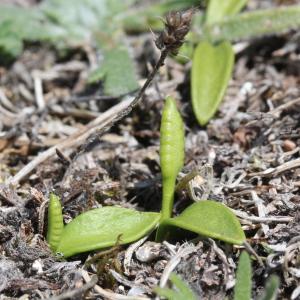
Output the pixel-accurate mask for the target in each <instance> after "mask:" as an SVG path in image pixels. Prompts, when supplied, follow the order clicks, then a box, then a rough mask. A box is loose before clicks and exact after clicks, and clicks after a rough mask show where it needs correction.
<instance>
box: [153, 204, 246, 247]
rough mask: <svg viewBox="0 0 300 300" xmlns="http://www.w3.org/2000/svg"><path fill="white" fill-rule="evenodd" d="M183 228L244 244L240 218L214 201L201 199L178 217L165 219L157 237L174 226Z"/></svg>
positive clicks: (229, 241) (159, 237)
mask: <svg viewBox="0 0 300 300" xmlns="http://www.w3.org/2000/svg"><path fill="white" fill-rule="evenodd" d="M174 227H175V228H176V227H178V228H183V229H186V230H189V231H192V232H195V233H198V234H200V235H203V236H207V237H211V238H216V239H219V240H221V241H225V242H228V243H231V244H238V245H240V244H242V243H243V242H244V241H245V240H246V237H245V234H244V231H243V230H242V228H241V225H240V222H239V220H238V219H237V218H236V216H235V215H234V214H233V213H232V212H231V211H230V209H229V208H227V207H226V206H225V205H223V204H220V203H217V202H214V201H209V200H207V201H200V202H197V203H194V204H192V205H191V206H189V207H188V208H186V209H185V210H184V211H183V212H182V214H181V215H179V216H178V217H176V218H172V219H167V220H165V221H163V222H162V223H161V224H160V226H159V230H158V234H157V239H158V240H159V239H161V237H162V236H164V235H165V233H166V231H169V232H171V234H172V228H174Z"/></svg>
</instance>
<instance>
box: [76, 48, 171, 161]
mask: <svg viewBox="0 0 300 300" xmlns="http://www.w3.org/2000/svg"><path fill="white" fill-rule="evenodd" d="M168 54H169V49H167V48H165V49H163V50H162V51H161V54H160V57H159V59H158V61H157V63H156V64H155V66H154V68H153V69H152V71H151V73H150V74H149V76H148V78H147V80H146V82H145V83H144V85H143V86H142V87H141V89H140V90H139V92H138V93H137V95H136V96H135V97H134V99H133V100H132V102H131V103H130V104H129V105H128V107H127V108H126V109H124V110H123V111H121V112H120V113H118V114H116V115H115V117H114V118H113V119H112V120H111V121H109V122H108V123H107V124H106V125H105V126H103V127H101V128H99V129H98V130H97V131H96V132H95V133H94V134H93V135H92V136H91V137H89V138H88V140H87V142H86V143H85V144H83V145H82V146H81V147H80V149H79V151H78V152H77V154H76V155H75V156H74V158H73V161H75V160H76V159H77V158H78V157H79V156H80V155H81V154H83V153H85V152H88V151H90V150H92V149H93V148H94V147H95V146H96V145H97V144H98V142H99V141H100V137H101V136H102V135H103V133H105V132H106V131H108V130H109V129H110V128H111V127H112V126H114V125H115V124H116V123H117V122H119V121H120V120H122V119H123V118H124V117H126V116H127V115H128V114H130V112H131V111H132V110H133V109H134V108H135V107H136V106H137V105H138V104H139V102H140V100H141V99H142V97H143V95H144V93H145V91H146V89H147V88H148V86H149V85H150V83H151V82H152V80H153V78H154V76H155V75H156V73H157V72H158V70H159V68H160V67H161V66H163V65H164V62H165V59H166V57H167V56H168Z"/></svg>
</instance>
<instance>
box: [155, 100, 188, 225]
mask: <svg viewBox="0 0 300 300" xmlns="http://www.w3.org/2000/svg"><path fill="white" fill-rule="evenodd" d="M159 154H160V166H161V174H162V185H163V186H162V188H163V194H162V219H167V218H170V217H171V214H172V207H173V202H174V191H175V182H176V178H177V175H178V173H179V171H180V170H181V168H182V166H183V163H184V125H183V121H182V118H181V116H180V113H179V111H178V110H177V107H176V102H175V100H174V99H173V98H171V97H167V98H166V102H165V106H164V109H163V112H162V118H161V125H160V151H159Z"/></svg>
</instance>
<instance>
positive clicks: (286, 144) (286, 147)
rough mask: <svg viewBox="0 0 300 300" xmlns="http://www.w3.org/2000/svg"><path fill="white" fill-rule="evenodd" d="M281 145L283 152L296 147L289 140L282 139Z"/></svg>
mask: <svg viewBox="0 0 300 300" xmlns="http://www.w3.org/2000/svg"><path fill="white" fill-rule="evenodd" d="M282 147H283V150H284V151H285V152H288V151H292V150H294V149H295V148H296V147H297V145H296V144H295V143H294V142H293V141H291V140H285V141H283V145H282Z"/></svg>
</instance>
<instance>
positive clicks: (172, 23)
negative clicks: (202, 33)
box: [155, 8, 195, 55]
mask: <svg viewBox="0 0 300 300" xmlns="http://www.w3.org/2000/svg"><path fill="white" fill-rule="evenodd" d="M194 12H195V10H194V9H193V8H192V9H189V10H187V11H184V12H178V11H176V12H170V13H168V15H167V16H166V20H165V22H164V23H165V28H164V30H163V31H162V32H161V33H160V35H159V36H158V38H157V39H156V41H155V44H156V46H157V48H158V49H160V50H162V49H167V50H169V51H170V53H171V54H173V55H177V54H178V50H179V48H180V47H181V45H182V44H183V43H184V38H185V36H186V35H187V33H188V32H189V30H190V26H191V22H192V17H193V15H194Z"/></svg>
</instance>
